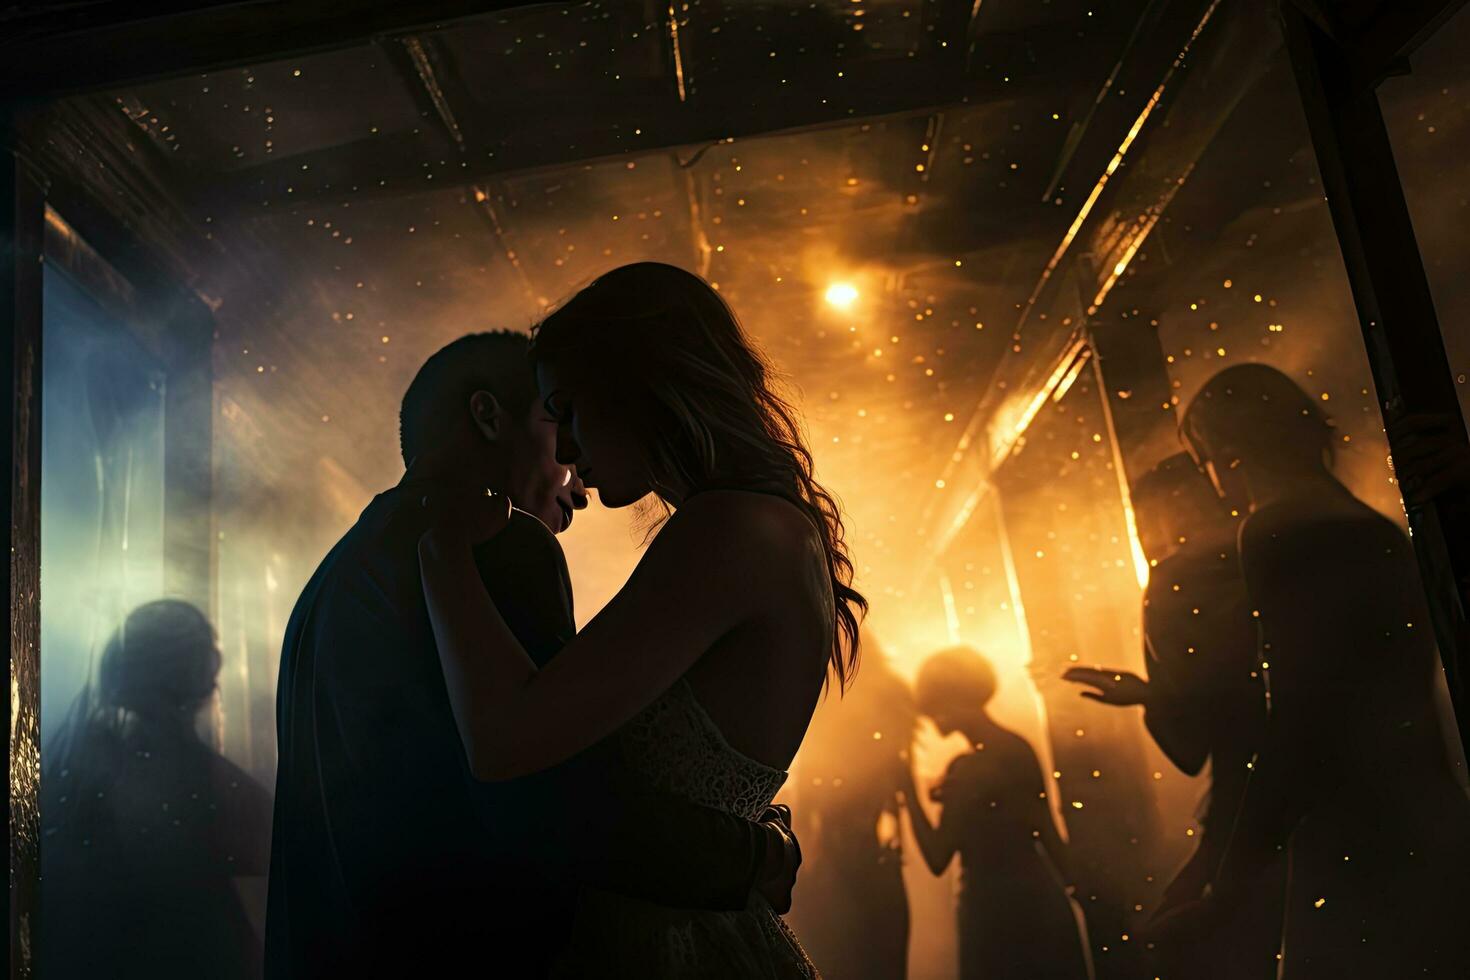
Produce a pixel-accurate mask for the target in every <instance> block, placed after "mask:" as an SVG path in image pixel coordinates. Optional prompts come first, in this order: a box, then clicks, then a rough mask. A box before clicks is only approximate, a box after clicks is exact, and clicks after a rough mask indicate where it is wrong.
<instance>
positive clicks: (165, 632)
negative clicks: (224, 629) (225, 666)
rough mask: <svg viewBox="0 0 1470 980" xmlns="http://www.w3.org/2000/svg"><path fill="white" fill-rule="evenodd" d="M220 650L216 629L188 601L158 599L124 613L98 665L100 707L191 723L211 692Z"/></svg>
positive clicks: (144, 716)
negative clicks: (125, 614) (126, 613)
mask: <svg viewBox="0 0 1470 980" xmlns="http://www.w3.org/2000/svg"><path fill="white" fill-rule="evenodd" d="M219 668H220V653H219V648H218V647H217V646H216V645H215V640H214V629H213V628H212V627H211V626H210V625H209V620H207V619H205V618H204V614H203V613H201V612H200V611H199V610H198V609H195V608H194V607H193V606H191V605H189V604H188V603H187V602H180V601H178V600H176V599H162V600H159V601H157V602H150V603H146V604H145V605H142V606H139V607H138V608H137V609H134V610H133V611H132V612H131V613H129V614H128V616H127V619H125V620H124V621H123V624H122V625H121V626H119V627H118V629H117V631H116V632H115V633H113V634H112V637H111V639H109V640H108V641H107V647H106V648H105V649H104V650H103V652H102V662H101V666H100V667H99V668H98V677H97V696H98V702H99V705H100V706H101V707H103V708H109V709H122V710H125V711H128V712H131V713H133V714H136V715H138V716H139V717H142V718H147V719H153V720H159V721H181V722H188V721H192V720H193V718H194V715H195V714H196V713H198V711H199V709H200V708H202V707H203V706H204V705H205V703H206V702H207V701H208V700H209V698H210V697H211V696H212V695H213V693H214V686H215V681H216V679H217V678H218V677H219Z"/></svg>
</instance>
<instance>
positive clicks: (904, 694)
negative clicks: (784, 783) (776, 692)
mask: <svg viewBox="0 0 1470 980" xmlns="http://www.w3.org/2000/svg"><path fill="white" fill-rule="evenodd" d="M917 722H918V715H917V713H916V711H915V709H914V702H913V696H912V694H910V692H909V688H908V685H907V684H905V683H904V682H903V680H902V679H900V678H899V677H898V676H896V675H895V674H894V673H893V671H892V670H891V669H890V668H889V666H888V663H887V661H886V659H885V658H884V656H883V653H882V651H881V650H880V649H879V648H878V646H877V645H876V643H875V642H874V640H873V639H872V638H871V637H870V636H868V635H866V634H865V635H864V636H863V669H862V672H861V675H860V676H859V678H858V679H857V680H856V681H855V682H854V683H853V685H852V686H851V687H850V688H848V690H847V692H846V693H845V694H844V695H843V696H842V697H840V698H839V697H836V696H831V695H829V696H828V697H827V698H826V699H825V700H824V701H823V702H822V703H821V704H820V705H819V706H818V708H817V712H816V715H815V716H814V717H813V718H812V726H811V728H810V729H808V730H807V734H806V741H805V742H804V743H803V744H802V748H801V757H800V758H801V764H800V769H799V770H798V772H799V775H800V779H801V788H800V791H799V796H798V797H797V800H796V808H795V813H796V819H797V827H796V830H797V831H798V833H799V834H800V837H801V840H802V847H803V850H804V851H805V856H806V861H805V863H804V864H803V866H802V873H801V888H800V889H798V890H797V893H796V898H795V903H796V904H795V905H794V907H793V914H792V918H793V920H794V921H795V926H796V929H797V932H798V933H799V934H800V935H801V939H802V943H803V944H804V945H805V946H806V947H807V949H808V950H810V952H811V954H812V958H813V959H815V960H816V961H817V962H818V963H820V964H821V966H822V976H823V977H824V978H826V980H903V978H904V977H905V976H906V975H907V973H908V943H909V905H908V895H907V893H906V892H905V891H904V884H903V851H902V837H901V835H900V833H899V820H898V817H899V813H898V810H899V806H900V802H899V800H900V794H901V793H902V792H903V791H904V789H905V788H906V787H907V784H908V779H907V778H906V777H905V776H904V774H903V771H902V769H901V768H900V765H899V764H900V762H901V759H902V757H903V753H904V751H905V750H906V749H907V748H908V745H909V741H910V740H911V739H912V737H913V731H914V726H915V725H916V724H917ZM857 936H860V937H862V940H861V941H860V942H854V937H857Z"/></svg>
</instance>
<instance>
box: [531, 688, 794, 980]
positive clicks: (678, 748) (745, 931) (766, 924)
mask: <svg viewBox="0 0 1470 980" xmlns="http://www.w3.org/2000/svg"><path fill="white" fill-rule="evenodd" d="M619 737H620V739H621V741H622V744H623V751H624V752H625V753H626V754H627V757H628V760H629V764H630V765H631V766H632V768H633V769H634V770H635V771H637V772H638V773H639V774H640V775H642V776H644V777H645V778H647V779H648V780H649V781H650V782H651V783H652V784H653V785H654V786H655V787H656V788H657V789H659V790H661V791H663V792H666V793H670V794H673V795H676V796H681V797H684V798H685V799H688V800H690V801H691V802H694V803H698V804H700V805H702V806H708V807H712V808H715V809H719V810H724V811H726V812H727V813H733V814H736V815H738V816H742V817H745V818H747V819H751V820H754V819H758V818H759V817H760V815H761V814H762V813H763V812H764V811H765V808H766V807H767V806H769V805H770V803H771V800H773V799H774V798H775V796H776V792H777V790H779V789H780V788H781V786H782V784H783V783H785V781H786V773H785V772H782V771H781V770H779V769H772V768H771V767H769V766H766V765H762V764H761V763H759V762H756V761H755V760H754V759H751V758H750V757H748V756H745V755H742V754H741V753H740V752H738V751H736V750H735V749H734V748H732V747H731V746H730V744H729V743H728V742H726V741H725V736H724V734H723V733H721V731H720V729H719V726H718V725H716V724H715V722H714V719H712V718H711V717H710V716H709V714H708V713H707V712H705V710H704V708H703V707H702V706H701V705H700V704H699V702H698V701H697V700H696V699H695V697H694V691H693V690H692V689H691V688H690V686H689V684H688V683H687V682H685V681H683V680H681V681H679V682H678V683H676V684H675V685H674V686H673V687H672V688H670V689H669V691H668V692H667V693H665V694H664V695H663V696H662V697H660V698H659V699H658V700H657V701H655V702H654V703H653V704H651V705H649V706H648V707H647V708H645V709H644V710H643V711H642V712H641V713H640V714H639V715H638V716H637V717H636V718H634V719H633V720H632V721H631V722H629V723H628V725H627V726H626V727H625V728H624V729H623V731H622V733H621V734H620V736H619ZM554 976H556V977H559V978H571V977H577V978H582V977H599V978H601V977H639V978H646V980H686V978H688V980H693V978H699V980H717V978H725V977H729V978H732V980H744V978H749V980H819V974H818V973H817V969H816V967H815V966H813V965H812V962H811V960H810V959H809V958H808V957H807V955H806V951H805V950H803V949H802V948H801V944H800V943H799V942H797V940H796V937H795V936H794V935H792V933H791V931H790V930H789V929H787V927H786V924H785V923H784V922H783V921H781V918H780V916H778V915H777V914H776V913H775V912H774V911H773V910H772V909H771V907H770V905H769V904H767V903H766V901H765V900H764V899H763V898H761V897H760V896H759V895H756V896H753V897H752V898H751V901H750V904H749V905H748V906H747V907H746V908H745V909H743V910H742V911H739V912H710V911H703V910H691V909H671V908H666V907H664V906H661V905H654V904H651V903H648V902H642V901H639V900H637V899H633V898H628V897H625V896H622V895H614V894H610V893H607V892H600V891H590V892H588V893H587V895H586V896H585V897H584V898H583V900H582V902H581V907H580V909H579V911H578V915H577V921H576V923H575V926H574V928H573V932H572V939H571V943H570V944H569V947H568V949H567V951H566V953H565V955H564V956H563V957H562V958H561V959H560V960H559V962H558V965H557V968H556V969H555V970H554Z"/></svg>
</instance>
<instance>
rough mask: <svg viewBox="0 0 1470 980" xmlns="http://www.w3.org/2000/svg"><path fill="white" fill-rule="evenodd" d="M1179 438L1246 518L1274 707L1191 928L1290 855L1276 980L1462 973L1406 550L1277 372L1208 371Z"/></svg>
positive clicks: (1440, 746)
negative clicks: (1335, 471) (1338, 470)
mask: <svg viewBox="0 0 1470 980" xmlns="http://www.w3.org/2000/svg"><path fill="white" fill-rule="evenodd" d="M1184 435H1185V438H1186V440H1187V442H1188V444H1189V446H1190V447H1191V450H1192V452H1193V453H1194V454H1195V456H1196V457H1197V458H1198V459H1199V461H1200V463H1201V464H1202V465H1203V467H1204V468H1205V470H1206V472H1207V473H1208V474H1209V476H1210V478H1211V480H1212V481H1213V482H1214V484H1215V486H1216V488H1217V489H1218V491H1219V492H1220V495H1221V496H1222V498H1224V499H1225V500H1226V501H1227V502H1230V503H1232V504H1233V505H1234V506H1236V507H1237V508H1238V509H1241V510H1242V511H1248V516H1247V517H1246V519H1245V521H1244V523H1243V524H1242V526H1241V529H1240V535H1239V551H1240V563H1241V568H1242V572H1243V578H1244V581H1245V585H1246V590H1247V595H1248V601H1249V603H1250V608H1251V610H1252V615H1253V617H1255V618H1256V620H1257V622H1258V627H1259V631H1260V643H1259V659H1260V670H1261V673H1262V675H1263V677H1264V680H1265V686H1266V689H1267V692H1268V695H1267V696H1268V714H1267V721H1266V725H1265V730H1264V737H1263V739H1262V742H1261V748H1260V752H1259V754H1258V756H1257V758H1256V760H1255V761H1254V763H1253V765H1252V768H1251V770H1250V774H1249V778H1248V782H1247V786H1246V790H1245V793H1244V795H1243V799H1242V803H1241V806H1240V808H1239V812H1238V813H1237V815H1236V818H1235V829H1234V834H1233V836H1232V839H1231V841H1230V844H1229V847H1228V849H1227V851H1226V853H1225V854H1224V856H1223V859H1222V861H1221V865H1220V868H1219V870H1218V872H1217V874H1216V876H1215V879H1214V882H1213V886H1212V897H1211V898H1210V899H1209V900H1208V901H1206V902H1205V903H1203V907H1202V910H1201V916H1202V917H1203V918H1206V919H1211V918H1214V919H1217V920H1218V919H1221V918H1224V919H1228V917H1229V915H1230V914H1231V913H1232V912H1233V911H1235V910H1237V909H1239V908H1240V907H1242V906H1244V905H1247V904H1249V903H1252V902H1255V901H1257V892H1258V890H1259V889H1260V888H1261V887H1262V879H1263V875H1266V876H1269V869H1270V867H1271V865H1272V863H1273V862H1274V861H1275V860H1276V859H1277V855H1278V854H1279V853H1281V852H1282V851H1283V850H1284V851H1285V853H1286V854H1287V857H1288V861H1289V880H1288V887H1287V894H1286V913H1285V924H1284V940H1283V947H1282V949H1283V962H1282V973H1281V975H1282V977H1283V978H1284V980H1298V978H1303V977H1306V978H1316V977H1323V978H1329V977H1330V978H1358V977H1363V978H1369V977H1372V978H1382V977H1409V976H1434V977H1464V976H1470V930H1466V929H1465V927H1464V925H1465V923H1464V911H1463V907H1462V902H1461V901H1460V898H1461V895H1462V891H1463V888H1464V882H1465V880H1466V874H1467V872H1470V848H1467V835H1466V828H1467V826H1470V801H1467V798H1466V795H1465V793H1464V791H1463V790H1462V789H1461V787H1460V786H1459V784H1458V783H1457V782H1456V781H1455V780H1454V778H1453V776H1452V771H1451V765H1450V761H1449V757H1448V749H1447V743H1446V740H1445V735H1444V733H1443V730H1442V727H1441V720H1440V718H1439V717H1438V716H1437V711H1436V707H1435V698H1434V689H1435V679H1434V672H1435V671H1436V670H1439V669H1440V667H1439V664H1438V662H1437V660H1436V657H1435V643H1434V637H1433V634H1432V632H1431V630H1430V627H1429V620H1428V611H1427V608H1426V604H1425V601H1424V596H1423V590H1422V587H1421V585H1420V582H1419V575H1418V569H1417V567H1416V564H1415V561H1414V556H1413V553H1412V551H1411V547H1410V543H1409V540H1408V538H1407V537H1405V535H1404V533H1403V532H1402V531H1401V530H1400V529H1399V528H1398V527H1397V526H1396V525H1394V524H1393V523H1392V522H1390V521H1389V520H1387V519H1386V518H1384V517H1383V516H1382V515H1380V514H1379V513H1378V512H1376V511H1374V510H1373V509H1371V508H1369V507H1368V506H1366V505H1365V504H1363V503H1362V502H1361V501H1359V500H1358V499H1357V498H1356V497H1354V496H1353V495H1352V494H1351V493H1350V492H1349V491H1348V489H1347V488H1346V487H1345V486H1343V485H1342V483H1340V482H1339V481H1338V480H1337V479H1336V478H1335V477H1334V476H1333V475H1332V473H1331V470H1330V468H1329V467H1330V463H1331V457H1332V446H1333V443H1334V437H1333V432H1332V428H1331V425H1330V423H1329V422H1328V421H1327V420H1326V418H1325V417H1324V416H1323V414H1322V412H1321V411H1320V409H1319V408H1318V403H1317V402H1316V401H1315V400H1314V399H1312V398H1310V397H1309V396H1308V395H1307V394H1306V393H1305V392H1304V391H1302V390H1301V388H1300V387H1298V386H1297V385H1296V384H1295V383H1294V382H1292V381H1291V379H1289V378H1288V377H1286V376H1285V375H1284V374H1282V373H1281V372H1280V371H1277V370H1275V369H1274V368H1269V367H1266V366H1263V365H1256V364H1249V365H1240V366H1237V367H1233V368H1229V369H1227V370H1225V371H1222V372H1221V373H1220V374H1218V375H1216V376H1215V377H1214V378H1212V379H1211V380H1210V381H1209V382H1208V383H1207V384H1206V385H1205V387H1204V388H1203V389H1202V390H1201V392H1200V393H1199V395H1198V396H1197V397H1196V398H1195V400H1194V402H1193V403H1192V404H1191V405H1190V408H1189V411H1188V412H1187V414H1186V416H1185V421H1184Z"/></svg>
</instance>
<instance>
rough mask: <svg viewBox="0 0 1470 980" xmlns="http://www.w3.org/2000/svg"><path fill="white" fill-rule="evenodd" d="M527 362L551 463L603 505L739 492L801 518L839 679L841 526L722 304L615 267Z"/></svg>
mask: <svg viewBox="0 0 1470 980" xmlns="http://www.w3.org/2000/svg"><path fill="white" fill-rule="evenodd" d="M531 356H532V360H533V362H534V363H535V365H536V369H537V379H538V383H539V385H540V388H541V394H542V396H543V398H544V402H545V405H546V409H547V411H548V412H549V413H550V414H551V415H552V416H554V417H555V418H556V419H557V420H558V423H559V425H558V458H559V459H560V460H561V461H562V462H563V463H569V464H575V465H576V467H577V470H578V472H579V473H580V474H581V476H582V477H583V478H584V479H585V480H586V482H587V486H589V487H594V488H596V490H597V493H598V497H599V499H601V500H602V502H603V503H604V504H605V505H607V506H609V507H626V506H628V505H629V504H633V503H636V502H637V501H639V500H641V499H643V498H644V497H646V496H648V495H649V494H656V495H657V496H658V498H659V499H660V500H662V501H663V502H664V503H665V505H667V506H677V504H678V503H679V502H680V501H682V500H684V499H685V498H686V497H688V496H689V495H691V494H693V493H697V492H699V491H700V490H705V489H716V488H726V489H742V488H743V489H752V490H763V491H766V492H770V493H775V494H779V495H781V496H784V497H786V498H787V499H788V500H790V501H791V502H792V503H793V504H794V505H796V506H797V507H799V508H800V509H802V510H803V511H804V512H805V513H806V514H807V516H808V517H809V518H810V519H811V521H812V524H813V526H815V527H816V528H817V529H818V530H819V532H820V534H821V536H822V543H823V546H824V550H825V553H826V557H827V565H828V570H829V572H830V575H831V578H832V583H833V591H834V594H835V595H836V597H837V600H838V601H837V620H838V623H837V625H838V630H837V635H836V636H835V638H834V645H833V657H832V662H833V667H834V670H835V672H836V673H837V676H838V678H839V680H843V679H845V677H846V676H847V672H848V671H849V670H850V668H851V666H852V665H853V664H855V661H856V653H857V624H858V615H859V612H860V611H861V610H862V609H863V608H865V603H864V601H863V598H862V596H861V595H859V594H858V593H857V592H856V591H854V590H853V589H852V588H851V585H850V583H851V581H852V563H851V562H850V561H849V559H848V557H847V550H846V548H845V546H844V545H843V528H842V520H841V517H840V515H839V513H838V509H837V505H836V503H835V501H834V500H833V499H832V497H831V496H830V495H829V494H828V493H827V492H826V491H825V490H824V489H823V488H822V487H821V485H820V484H818V483H817V482H816V480H815V479H814V478H813V476H812V457H811V453H810V452H809V451H808V450H807V448H806V444H805V441H804V439H803V436H802V432H801V428H800V426H799V424H798V423H797V416H796V413H795V411H794V410H793V409H792V408H791V406H790V405H789V404H787V403H786V401H785V400H784V399H783V398H782V397H781V395H780V394H778V393H777V391H776V388H775V384H774V382H773V380H772V378H771V371H770V368H769V366H768V365H767V363H766V360H765V358H764V357H763V356H762V355H761V353H760V352H759V351H758V350H757V349H756V348H755V346H754V345H753V344H752V343H751V341H750V340H749V339H748V338H747V337H746V335H745V333H744V331H743V330H741V328H740V324H739V323H738V322H737V321H736V319H735V314H734V313H733V312H732V311H731V310H730V307H729V306H727V305H726V304H725V301H724V300H723V299H722V298H721V297H720V294H719V293H717V292H716V291H715V290H714V289H713V288H712V287H711V286H710V285H709V283H707V282H705V281H704V280H703V279H701V278H699V277H698V276H696V275H694V274H692V273H689V272H685V271H684V270H682V269H678V268H676V267H674V266H671V265H663V264H661V263H657V262H639V263H635V264H633V265H626V266H623V267H621V268H618V269H614V270H613V271H611V272H609V273H607V274H605V275H603V276H601V277H600V278H598V279H596V280H595V281H594V282H593V283H592V284H591V285H589V286H587V287H586V288H585V289H583V290H582V291H581V292H579V293H577V294H576V295H575V296H573V297H572V298H571V299H570V300H568V301H567V302H566V303H565V304H564V305H563V306H562V307H561V308H560V309H558V310H556V311H555V312H553V313H552V314H551V315H550V316H548V317H547V318H546V320H545V321H544V322H543V323H542V324H541V325H540V327H538V328H537V330H536V332H535V335H534V337H533V340H532V349H531ZM844 650H845V651H846V653H845V654H844Z"/></svg>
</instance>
